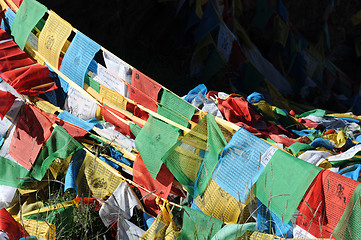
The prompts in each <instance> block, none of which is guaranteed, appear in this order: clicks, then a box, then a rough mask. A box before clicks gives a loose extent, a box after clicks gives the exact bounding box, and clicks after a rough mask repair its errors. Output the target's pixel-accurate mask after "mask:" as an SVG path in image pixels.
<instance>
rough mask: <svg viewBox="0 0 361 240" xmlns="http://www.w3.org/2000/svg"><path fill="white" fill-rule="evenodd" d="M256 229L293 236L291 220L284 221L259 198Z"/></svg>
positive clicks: (283, 235)
mask: <svg viewBox="0 0 361 240" xmlns="http://www.w3.org/2000/svg"><path fill="white" fill-rule="evenodd" d="M257 231H259V232H263V233H273V234H274V235H276V236H279V237H285V238H293V227H292V222H289V223H288V224H286V223H284V222H283V221H282V219H280V218H278V217H277V216H276V215H275V214H274V213H273V212H271V211H270V210H269V209H268V208H267V207H266V206H265V205H263V204H262V203H261V201H259V200H258V201H257Z"/></svg>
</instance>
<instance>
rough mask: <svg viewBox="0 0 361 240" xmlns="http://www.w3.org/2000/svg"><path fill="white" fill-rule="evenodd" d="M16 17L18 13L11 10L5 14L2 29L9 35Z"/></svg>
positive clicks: (0, 26)
mask: <svg viewBox="0 0 361 240" xmlns="http://www.w3.org/2000/svg"><path fill="white" fill-rule="evenodd" d="M15 17H16V13H15V12H14V11H13V10H12V9H11V8H8V9H7V10H6V12H5V16H4V18H3V20H2V21H1V25H0V28H1V29H4V30H5V31H6V32H8V33H9V32H10V28H11V25H13V22H14V19H15Z"/></svg>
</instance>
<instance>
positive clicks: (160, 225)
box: [139, 205, 179, 240]
mask: <svg viewBox="0 0 361 240" xmlns="http://www.w3.org/2000/svg"><path fill="white" fill-rule="evenodd" d="M160 207H161V212H160V213H159V214H158V216H157V218H156V219H155V221H154V222H153V224H152V226H150V228H149V229H148V230H147V231H146V232H145V233H144V234H143V235H142V236H141V237H140V238H139V239H140V240H153V239H177V236H178V234H179V231H178V229H177V227H176V224H175V223H174V221H173V219H172V218H173V215H172V213H171V211H170V209H169V206H168V205H166V207H164V206H160Z"/></svg>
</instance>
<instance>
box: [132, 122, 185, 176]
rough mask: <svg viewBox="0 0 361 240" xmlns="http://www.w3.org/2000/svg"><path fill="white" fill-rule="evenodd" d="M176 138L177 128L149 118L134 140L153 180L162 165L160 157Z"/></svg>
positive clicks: (177, 134)
mask: <svg viewBox="0 0 361 240" xmlns="http://www.w3.org/2000/svg"><path fill="white" fill-rule="evenodd" d="M178 136H179V129H178V128H176V127H173V126H172V125H170V124H168V123H165V122H163V121H161V120H159V119H157V118H155V117H153V116H150V117H149V119H148V121H147V122H146V123H145V125H144V127H143V128H142V130H141V131H140V133H139V134H138V136H137V138H136V139H135V146H136V147H137V149H138V151H139V153H140V155H141V156H142V159H143V161H144V164H145V166H146V167H147V169H148V171H149V173H150V174H151V176H152V177H153V178H154V179H156V177H157V174H158V172H159V170H160V168H161V166H162V164H163V162H162V160H161V159H162V157H163V156H164V154H165V153H166V152H167V151H168V150H169V149H170V148H171V147H172V146H173V145H174V144H175V143H176V142H177V139H178Z"/></svg>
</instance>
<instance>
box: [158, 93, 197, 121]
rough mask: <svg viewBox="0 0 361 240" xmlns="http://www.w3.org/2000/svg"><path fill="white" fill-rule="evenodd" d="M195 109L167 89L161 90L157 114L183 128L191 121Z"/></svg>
mask: <svg viewBox="0 0 361 240" xmlns="http://www.w3.org/2000/svg"><path fill="white" fill-rule="evenodd" d="M194 110H195V107H194V106H193V105H191V104H190V103H188V102H186V101H184V100H183V99H181V98H180V97H178V96H177V95H175V94H174V93H172V92H170V91H169V90H167V89H164V90H163V93H162V98H161V100H160V105H159V106H158V109H157V113H159V114H160V115H162V116H163V117H166V118H168V119H170V120H172V121H174V122H176V123H179V124H180V125H182V126H184V127H188V126H189V123H188V121H189V120H191V119H192V116H193V114H194Z"/></svg>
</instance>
